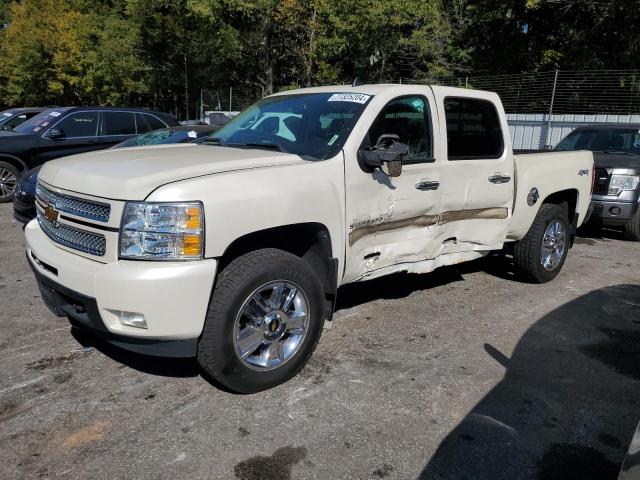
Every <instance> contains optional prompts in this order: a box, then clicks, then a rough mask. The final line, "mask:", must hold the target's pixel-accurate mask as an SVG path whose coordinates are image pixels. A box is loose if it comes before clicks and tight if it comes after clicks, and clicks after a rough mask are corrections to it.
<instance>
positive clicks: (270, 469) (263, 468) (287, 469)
mask: <svg viewBox="0 0 640 480" xmlns="http://www.w3.org/2000/svg"><path fill="white" fill-rule="evenodd" d="M306 456H307V449H306V448H305V447H289V446H287V447H282V448H279V449H278V450H276V451H275V452H273V455H272V456H270V457H263V456H260V455H258V456H256V457H251V458H249V459H247V460H243V461H242V462H240V463H238V464H237V465H236V466H235V468H234V469H233V470H234V473H235V474H236V478H239V479H240V480H270V479H276V478H277V479H278V480H290V479H291V467H293V466H294V465H296V464H298V463H300V462H301V461H302V460H304V459H305V458H306Z"/></svg>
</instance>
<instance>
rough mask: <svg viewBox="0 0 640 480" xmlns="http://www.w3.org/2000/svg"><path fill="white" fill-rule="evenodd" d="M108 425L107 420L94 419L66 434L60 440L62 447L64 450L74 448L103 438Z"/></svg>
mask: <svg viewBox="0 0 640 480" xmlns="http://www.w3.org/2000/svg"><path fill="white" fill-rule="evenodd" d="M110 425H111V424H110V423H109V422H104V421H95V422H93V423H91V424H90V425H87V426H86V427H82V428H81V429H80V430H76V431H75V432H73V433H71V434H69V435H67V438H66V439H65V440H64V441H63V442H62V447H63V448H64V449H66V450H74V449H76V448H79V447H83V446H85V445H88V444H90V443H95V442H98V441H100V440H102V439H103V438H104V436H105V433H106V430H107V429H108V428H109V426H110Z"/></svg>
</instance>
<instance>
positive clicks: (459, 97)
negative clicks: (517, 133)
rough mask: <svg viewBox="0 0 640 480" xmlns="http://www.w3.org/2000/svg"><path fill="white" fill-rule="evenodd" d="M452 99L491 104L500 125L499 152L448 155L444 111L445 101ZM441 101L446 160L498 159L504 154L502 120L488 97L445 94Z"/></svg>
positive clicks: (447, 133)
mask: <svg viewBox="0 0 640 480" xmlns="http://www.w3.org/2000/svg"><path fill="white" fill-rule="evenodd" d="M449 99H452V100H472V101H476V102H485V103H488V104H490V105H491V107H492V108H493V110H494V112H495V114H496V118H497V120H498V124H499V126H500V152H499V154H497V155H458V156H455V157H452V156H450V155H449V149H448V146H449V132H448V130H447V118H446V112H447V108H446V103H447V100H449ZM442 101H443V107H444V112H445V118H444V124H445V132H446V135H447V161H450V162H456V161H461V160H499V159H500V158H502V156H503V155H504V152H505V142H504V132H503V126H502V122H501V120H500V114H499V113H498V109H497V108H496V106H495V104H494V103H493V102H492V101H491V100H488V99H485V98H477V97H465V96H453V95H450V96H446V97H444V99H443V100H442Z"/></svg>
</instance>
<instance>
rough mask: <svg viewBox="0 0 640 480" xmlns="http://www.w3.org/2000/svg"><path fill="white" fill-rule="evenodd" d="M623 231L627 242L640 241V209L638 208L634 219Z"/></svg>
mask: <svg viewBox="0 0 640 480" xmlns="http://www.w3.org/2000/svg"><path fill="white" fill-rule="evenodd" d="M622 231H623V235H624V238H625V240H631V241H634V242H637V241H640V208H638V210H637V211H636V214H635V215H634V216H633V218H632V219H631V220H629V222H627V224H626V225H625V226H624V228H623V230H622Z"/></svg>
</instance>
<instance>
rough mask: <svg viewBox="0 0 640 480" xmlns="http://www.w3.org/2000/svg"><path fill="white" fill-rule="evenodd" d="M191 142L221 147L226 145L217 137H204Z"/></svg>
mask: <svg viewBox="0 0 640 480" xmlns="http://www.w3.org/2000/svg"><path fill="white" fill-rule="evenodd" d="M193 143H200V144H202V145H220V146H221V147H224V146H225V145H226V144H225V143H224V141H223V140H222V139H221V138H218V137H204V138H201V139H200V140H196V141H195V142H193Z"/></svg>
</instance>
